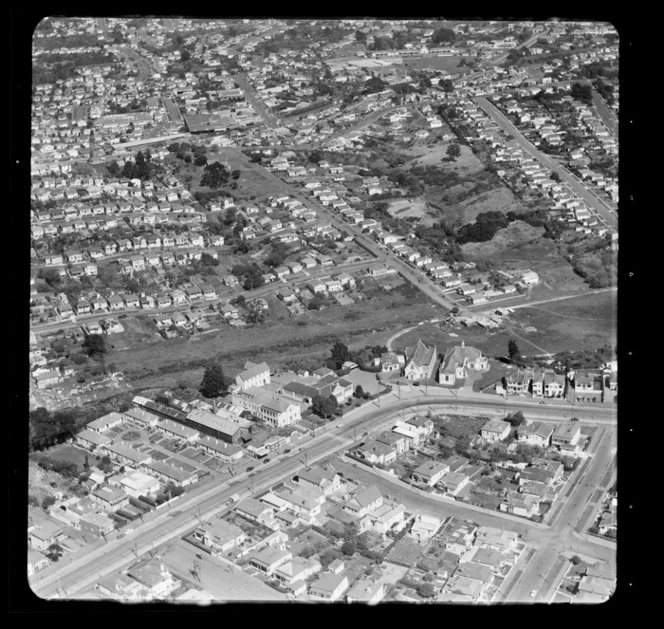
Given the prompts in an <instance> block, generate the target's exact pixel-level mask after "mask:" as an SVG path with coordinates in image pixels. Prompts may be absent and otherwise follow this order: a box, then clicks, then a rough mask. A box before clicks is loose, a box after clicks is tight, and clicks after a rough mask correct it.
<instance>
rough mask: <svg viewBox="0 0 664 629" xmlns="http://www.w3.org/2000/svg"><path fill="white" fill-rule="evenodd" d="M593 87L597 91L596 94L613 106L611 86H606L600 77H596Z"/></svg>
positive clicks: (613, 98)
mask: <svg viewBox="0 0 664 629" xmlns="http://www.w3.org/2000/svg"><path fill="white" fill-rule="evenodd" d="M593 87H594V88H595V89H596V90H597V93H598V94H599V95H600V96H601V97H602V98H603V99H604V100H605V101H606V102H607V103H608V104H609V105H613V102H614V100H615V97H614V95H613V86H612V85H608V84H606V83H605V82H604V81H603V80H602V79H601V77H598V78H597V79H595V80H594V81H593Z"/></svg>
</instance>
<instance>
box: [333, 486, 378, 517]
mask: <svg viewBox="0 0 664 629" xmlns="http://www.w3.org/2000/svg"><path fill="white" fill-rule="evenodd" d="M382 504H383V494H382V493H381V491H380V489H378V487H376V485H370V486H369V487H366V488H364V489H360V490H359V491H357V492H356V493H355V495H354V496H353V498H351V499H350V500H347V501H346V502H345V503H344V505H343V510H344V511H345V512H346V513H350V514H351V515H354V516H356V517H359V518H362V517H364V516H365V515H366V514H367V513H368V512H369V511H373V510H375V509H377V508H378V507H380V506H381V505H382Z"/></svg>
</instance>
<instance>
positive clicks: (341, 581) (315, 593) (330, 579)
mask: <svg viewBox="0 0 664 629" xmlns="http://www.w3.org/2000/svg"><path fill="white" fill-rule="evenodd" d="M348 585H349V584H348V577H347V576H346V575H341V574H334V573H331V572H326V573H324V574H322V575H321V576H320V577H319V578H318V579H316V581H314V582H313V583H312V584H311V585H310V586H309V596H310V597H311V598H314V599H322V600H326V601H330V602H334V601H337V600H339V599H340V598H341V597H342V595H343V593H344V592H345V591H346V590H347V589H348Z"/></svg>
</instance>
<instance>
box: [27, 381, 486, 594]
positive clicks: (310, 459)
mask: <svg viewBox="0 0 664 629" xmlns="http://www.w3.org/2000/svg"><path fill="white" fill-rule="evenodd" d="M421 393H422V392H421V391H420V390H418V389H413V390H411V391H410V392H404V393H402V398H401V399H399V398H398V397H397V395H396V394H395V393H394V392H392V393H390V394H387V395H386V396H384V397H383V399H382V400H381V402H380V406H378V405H377V404H376V403H367V404H364V405H363V406H361V407H359V408H355V409H352V410H351V411H349V412H348V413H346V415H345V417H344V418H343V420H340V422H335V426H336V424H338V423H342V424H343V428H342V429H337V428H332V429H328V431H326V432H324V433H323V434H321V435H319V436H318V437H316V438H314V439H312V440H311V441H309V442H308V443H306V444H305V445H303V446H298V447H296V448H295V450H294V452H292V453H290V454H289V455H288V456H286V455H281V456H280V457H279V458H278V459H277V460H276V461H275V462H272V463H270V464H268V465H265V466H262V467H261V468H260V469H258V470H257V471H254V472H252V473H251V474H250V475H247V474H246V473H244V474H240V475H238V476H237V477H236V478H235V480H234V484H232V485H229V484H226V483H223V484H221V485H218V484H216V483H215V484H213V485H212V486H211V487H210V486H208V485H203V486H201V487H198V488H196V489H195V490H194V491H192V492H191V493H188V494H184V495H183V496H182V497H181V498H179V499H178V500H179V502H178V501H176V502H175V503H174V505H173V506H172V507H171V508H170V509H169V508H166V510H164V509H162V510H160V512H157V514H156V515H154V514H153V515H152V519H150V520H148V521H147V522H145V523H144V524H142V525H141V526H139V527H137V528H136V529H135V530H134V531H133V532H132V533H130V534H128V535H127V536H126V537H124V538H122V539H115V540H113V541H110V542H108V543H107V544H105V545H103V546H101V547H99V548H96V549H94V550H92V551H91V552H89V553H87V554H85V555H84V556H83V557H80V558H77V559H76V560H75V561H70V563H68V564H67V563H60V564H54V565H53V566H51V567H50V568H49V569H47V570H45V571H43V572H42V573H38V574H37V575H36V576H35V577H34V579H33V583H32V587H33V590H34V591H35V593H36V594H37V595H38V596H40V597H42V598H53V597H58V596H60V597H61V596H63V593H64V596H65V597H75V596H76V595H77V594H79V593H80V592H81V591H82V590H85V589H86V588H88V587H90V585H92V584H93V583H95V582H97V581H98V580H99V579H100V578H103V577H104V576H106V575H108V574H110V573H111V572H114V571H116V570H119V569H121V568H122V567H124V566H126V565H128V564H129V563H130V562H132V561H133V560H134V559H136V557H138V556H140V555H142V554H144V553H146V552H148V551H150V550H152V549H154V548H156V547H157V546H159V545H160V544H162V543H164V542H166V541H168V540H170V539H172V538H174V537H177V536H181V535H183V534H184V533H185V532H187V531H188V530H190V529H192V528H194V527H195V526H197V524H198V522H199V521H200V520H205V519H206V518H208V517H210V516H211V515H212V514H214V513H218V512H219V511H221V510H223V509H224V508H225V506H224V502H225V501H226V500H227V499H228V498H229V497H230V496H231V495H233V494H234V493H235V492H238V491H240V490H242V489H247V488H248V489H250V490H252V491H253V492H257V491H260V490H262V489H265V488H267V487H269V486H272V485H274V484H275V483H277V482H279V481H280V480H282V479H284V478H286V477H288V476H289V475H293V474H294V473H295V472H296V471H297V470H298V469H300V468H301V467H303V466H307V465H311V464H313V463H314V462H315V461H317V460H320V459H321V458H324V457H326V456H329V455H331V454H333V453H334V452H336V451H338V450H343V449H346V448H348V447H349V446H350V445H352V444H353V443H354V440H355V439H357V438H358V431H361V430H363V429H366V428H369V429H370V430H372V431H373V430H379V429H380V428H381V426H383V425H384V426H385V427H387V426H388V425H389V424H390V423H392V422H393V421H394V419H395V417H396V414H397V412H398V411H399V410H400V409H401V408H402V407H414V406H418V405H424V406H427V405H433V406H439V405H446V406H448V407H449V406H451V405H456V404H457V403H459V402H464V404H469V405H471V406H479V407H482V406H485V405H482V404H478V402H477V401H476V400H474V399H472V398H471V399H470V400H464V399H457V398H451V397H449V396H442V395H436V396H423V395H422V394H421ZM489 405H490V404H489ZM329 426H330V424H328V427H329ZM360 438H361V434H360Z"/></svg>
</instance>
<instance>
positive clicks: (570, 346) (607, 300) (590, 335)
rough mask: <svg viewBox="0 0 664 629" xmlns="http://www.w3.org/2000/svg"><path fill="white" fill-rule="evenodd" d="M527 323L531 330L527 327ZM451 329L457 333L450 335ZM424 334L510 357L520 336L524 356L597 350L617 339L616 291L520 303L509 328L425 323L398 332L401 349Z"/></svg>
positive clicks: (427, 339) (431, 340) (441, 344)
mask: <svg viewBox="0 0 664 629" xmlns="http://www.w3.org/2000/svg"><path fill="white" fill-rule="evenodd" d="M525 328H528V329H529V330H530V331H529V332H526V331H525ZM450 332H452V333H454V334H456V336H454V337H452V336H450V334H449V333H450ZM418 338H421V339H422V341H423V342H424V343H426V344H427V345H431V344H435V345H436V347H437V348H438V351H439V352H443V351H444V350H446V349H449V348H451V347H453V346H454V345H460V344H461V341H462V340H463V341H465V343H466V345H469V346H472V347H476V348H477V349H480V350H481V351H482V352H483V353H484V354H485V355H487V356H505V355H506V354H507V344H508V343H509V341H510V339H513V338H514V339H515V340H516V341H517V343H518V345H519V348H520V349H521V352H522V353H523V354H524V355H536V354H542V353H544V352H542V351H541V349H544V350H545V352H547V353H548V352H553V353H555V352H560V351H564V350H569V351H576V350H583V349H596V348H598V347H602V346H603V345H605V344H607V343H608V344H615V340H616V294H615V292H608V293H599V294H594V293H588V294H585V295H580V296H579V297H577V298H571V299H568V300H567V299H566V300H563V301H560V302H555V301H554V302H550V303H548V304H541V305H538V306H533V307H528V308H519V309H517V310H515V311H514V314H512V315H510V316H509V318H508V319H506V326H505V329H500V330H497V331H495V332H487V331H486V330H483V329H482V328H480V327H479V326H472V327H469V328H465V327H460V328H454V329H451V328H441V327H439V326H438V325H435V324H425V325H421V326H418V327H417V329H415V330H411V331H410V332H407V333H406V334H404V335H403V336H400V337H398V338H397V339H396V340H395V342H394V348H395V349H396V350H398V351H399V350H400V351H403V349H404V348H405V347H407V346H412V345H413V344H414V343H416V342H417V339H418Z"/></svg>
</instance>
